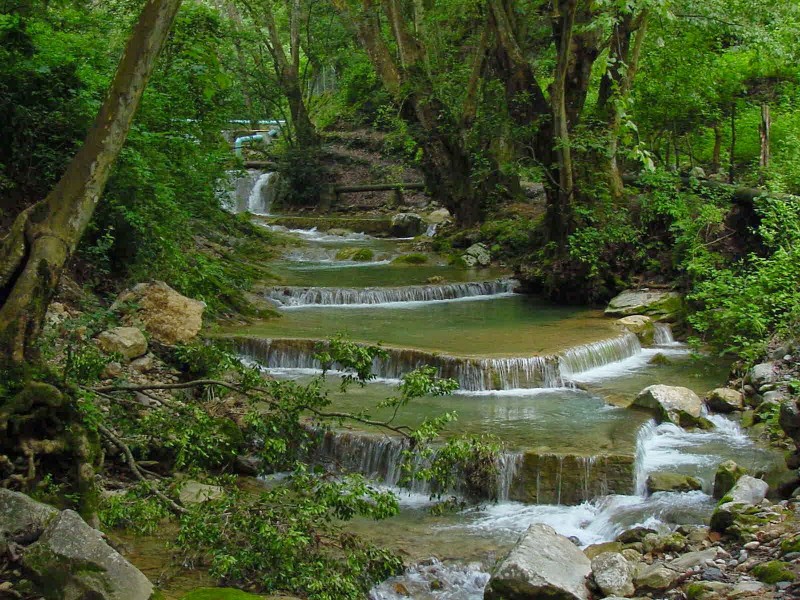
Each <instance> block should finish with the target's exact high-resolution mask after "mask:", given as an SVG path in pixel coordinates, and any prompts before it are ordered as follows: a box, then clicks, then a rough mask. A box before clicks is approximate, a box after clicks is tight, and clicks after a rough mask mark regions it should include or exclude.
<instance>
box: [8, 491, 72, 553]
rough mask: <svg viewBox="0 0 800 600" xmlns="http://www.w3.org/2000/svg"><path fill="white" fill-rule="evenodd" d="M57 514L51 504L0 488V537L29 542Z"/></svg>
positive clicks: (37, 536)
mask: <svg viewBox="0 0 800 600" xmlns="http://www.w3.org/2000/svg"><path fill="white" fill-rule="evenodd" d="M57 514H58V510H56V509H55V508H53V507H52V506H49V505H47V504H42V503H41V502H36V500H34V499H33V498H30V497H29V496H26V495H25V494H20V493H19V492H12V491H11V490H7V489H3V488H0V539H3V538H5V539H7V540H13V541H16V542H18V543H21V544H25V543H30V542H32V541H34V540H36V539H38V538H39V536H40V535H42V532H43V531H44V529H45V527H47V524H48V523H49V522H50V521H52V520H53V519H54V518H55V516H56V515H57Z"/></svg>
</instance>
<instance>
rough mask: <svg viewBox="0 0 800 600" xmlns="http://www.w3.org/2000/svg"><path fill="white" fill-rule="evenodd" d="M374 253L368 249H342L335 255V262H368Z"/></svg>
mask: <svg viewBox="0 0 800 600" xmlns="http://www.w3.org/2000/svg"><path fill="white" fill-rule="evenodd" d="M374 257H375V253H374V252H372V250H370V249H369V248H342V249H341V250H339V251H338V252H337V253H336V260H354V261H356V262H369V261H371V260H372V259H373V258H374Z"/></svg>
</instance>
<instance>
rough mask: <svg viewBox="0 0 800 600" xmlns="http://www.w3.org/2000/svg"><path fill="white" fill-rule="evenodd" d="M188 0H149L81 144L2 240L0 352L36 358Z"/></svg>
mask: <svg viewBox="0 0 800 600" xmlns="http://www.w3.org/2000/svg"><path fill="white" fill-rule="evenodd" d="M180 4H181V0H148V1H147V3H146V4H145V6H144V8H143V9H142V12H141V15H140V16H139V21H138V22H137V24H136V26H135V28H134V30H133V33H132V35H131V37H130V39H129V40H128V44H127V46H126V48H125V52H124V54H123V56H122V59H121V60H120V63H119V66H118V68H117V72H116V75H115V77H114V81H113V82H112V84H111V88H110V91H109V94H108V96H107V98H106V100H105V102H104V103H103V106H102V107H101V109H100V113H99V114H98V116H97V118H96V120H95V122H94V125H93V126H92V128H91V129H90V131H89V133H88V135H87V137H86V140H85V142H84V144H83V146H82V148H81V149H80V150H79V151H78V153H77V154H76V155H75V157H74V158H73V159H72V161H71V162H70V164H69V165H68V166H67V170H66V172H65V173H64V175H63V176H62V177H61V180H60V181H59V182H58V184H56V187H55V188H54V189H53V191H51V192H50V194H48V196H47V197H46V198H45V199H44V200H42V201H40V202H38V203H37V204H35V205H34V206H32V207H31V208H29V209H28V210H26V211H25V212H23V213H21V214H20V215H19V216H18V217H17V219H16V221H15V223H14V225H13V226H12V229H11V231H10V233H9V234H8V235H7V236H6V238H4V239H3V241H2V246H1V247H0V302H2V306H0V353H1V354H0V359H1V360H5V361H7V362H12V363H21V362H23V361H25V360H26V359H31V358H35V356H36V351H35V342H36V340H37V338H38V336H39V333H40V331H41V327H42V322H43V321H44V316H45V312H46V310H47V306H48V304H49V303H50V300H51V298H52V296H53V294H54V292H55V289H56V286H57V285H58V282H59V279H60V278H61V273H62V271H63V268H64V264H65V263H66V261H67V260H68V259H69V257H70V256H71V255H72V253H73V252H74V251H75V248H76V246H77V245H78V242H79V241H80V238H81V236H82V235H83V232H84V231H85V230H86V227H87V225H88V224H89V221H90V220H91V218H92V215H93V214H94V210H95V207H96V206H97V203H98V201H99V200H100V196H101V195H102V193H103V189H104V188H105V185H106V181H107V180H108V177H109V174H110V172H111V168H112V166H113V165H114V162H115V160H116V158H117V156H118V155H119V152H120V150H121V149H122V145H123V143H124V142H125V138H126V137H127V135H128V130H129V128H130V125H131V122H132V121H133V117H134V115H135V114H136V110H137V109H138V107H139V103H140V101H141V97H142V93H143V92H144V89H145V86H146V85H147V81H148V79H149V78H150V75H151V73H152V71H153V68H154V66H155V62H156V58H157V57H158V54H159V52H160V51H161V48H162V47H163V45H164V43H165V41H166V39H167V34H168V33H169V30H170V27H171V26H172V23H173V21H174V19H175V16H176V15H177V12H178V9H179V7H180Z"/></svg>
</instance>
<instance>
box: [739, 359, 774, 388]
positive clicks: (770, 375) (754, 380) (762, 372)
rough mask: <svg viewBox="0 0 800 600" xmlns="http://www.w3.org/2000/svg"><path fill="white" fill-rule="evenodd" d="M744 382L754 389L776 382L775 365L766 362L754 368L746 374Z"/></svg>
mask: <svg viewBox="0 0 800 600" xmlns="http://www.w3.org/2000/svg"><path fill="white" fill-rule="evenodd" d="M746 380H747V382H748V383H750V384H752V385H753V386H754V387H755V388H756V389H759V388H760V387H761V386H763V385H767V384H769V383H775V382H776V381H777V380H778V373H777V371H776V370H775V363H771V362H766V363H761V364H758V365H756V366H754V367H753V368H752V369H750V371H748V372H747V377H746Z"/></svg>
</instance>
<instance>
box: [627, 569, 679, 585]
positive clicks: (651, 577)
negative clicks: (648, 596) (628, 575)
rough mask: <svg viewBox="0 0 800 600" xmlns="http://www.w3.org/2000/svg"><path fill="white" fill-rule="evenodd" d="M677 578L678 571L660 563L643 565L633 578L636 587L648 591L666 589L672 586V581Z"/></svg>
mask: <svg viewBox="0 0 800 600" xmlns="http://www.w3.org/2000/svg"><path fill="white" fill-rule="evenodd" d="M677 578H678V572H677V571H673V570H672V569H670V568H668V567H666V566H664V565H663V564H662V563H653V564H652V565H645V566H644V567H643V568H642V569H641V570H640V571H639V572H638V573H637V574H636V577H634V579H633V584H634V585H635V586H636V589H637V590H638V589H644V590H648V591H659V590H666V589H667V588H669V587H672V584H673V582H674V581H675V580H676V579H677Z"/></svg>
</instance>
